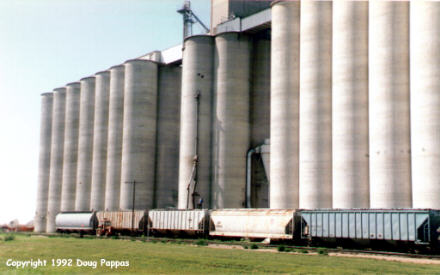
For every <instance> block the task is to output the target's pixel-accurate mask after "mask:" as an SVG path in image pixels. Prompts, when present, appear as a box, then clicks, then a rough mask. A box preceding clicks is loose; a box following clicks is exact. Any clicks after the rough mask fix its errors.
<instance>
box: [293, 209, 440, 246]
mask: <svg viewBox="0 0 440 275" xmlns="http://www.w3.org/2000/svg"><path fill="white" fill-rule="evenodd" d="M300 213H301V214H300V215H301V238H302V239H307V240H309V241H312V242H313V243H315V244H317V243H323V242H324V243H331V242H333V243H339V244H341V245H347V244H348V245H350V244H357V245H359V244H362V245H364V246H368V247H375V246H379V247H386V246H395V247H400V248H403V249H404V250H407V249H408V248H415V247H429V248H432V249H436V250H437V249H438V247H439V238H440V211H439V210H432V209H318V210H302V211H300Z"/></svg>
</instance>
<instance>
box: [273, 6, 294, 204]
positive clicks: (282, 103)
mask: <svg viewBox="0 0 440 275" xmlns="http://www.w3.org/2000/svg"><path fill="white" fill-rule="evenodd" d="M299 42H300V2H299V1H292V2H277V3H275V4H274V5H273V7H272V44H271V82H270V85H271V87H270V88H271V98H270V143H271V145H270V192H269V193H270V208H273V209H282V208H298V207H299V189H298V188H299V46H300V45H299Z"/></svg>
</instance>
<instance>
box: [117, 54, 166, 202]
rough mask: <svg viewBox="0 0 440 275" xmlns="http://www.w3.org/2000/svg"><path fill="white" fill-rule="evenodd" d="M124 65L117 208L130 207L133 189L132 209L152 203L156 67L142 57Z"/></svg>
mask: <svg viewBox="0 0 440 275" xmlns="http://www.w3.org/2000/svg"><path fill="white" fill-rule="evenodd" d="M124 66H125V86H124V91H125V95H124V122H123V123H124V131H123V139H122V170H121V195H120V208H121V209H123V210H130V209H132V207H133V203H132V202H133V189H134V188H135V189H136V191H135V194H134V198H135V203H134V208H136V209H147V208H152V206H153V192H154V177H155V150H156V146H155V145H156V119H157V82H158V66H157V64H156V63H154V62H151V61H146V60H129V61H127V62H126V63H125V64H124ZM133 182H136V184H134V183H133ZM133 185H134V188H133Z"/></svg>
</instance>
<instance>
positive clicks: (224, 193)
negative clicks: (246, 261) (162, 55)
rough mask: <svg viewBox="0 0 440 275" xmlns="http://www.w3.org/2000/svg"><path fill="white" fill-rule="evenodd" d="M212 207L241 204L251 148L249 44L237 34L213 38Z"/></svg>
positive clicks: (235, 206)
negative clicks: (214, 147)
mask: <svg viewBox="0 0 440 275" xmlns="http://www.w3.org/2000/svg"><path fill="white" fill-rule="evenodd" d="M215 43H216V45H215V46H216V47H215V50H216V52H215V57H216V59H215V62H216V63H215V68H216V71H215V76H216V80H215V81H216V86H215V88H216V92H215V96H216V99H215V104H216V105H215V109H216V110H215V118H214V120H215V131H214V132H215V146H217V148H216V152H215V182H214V184H213V207H214V208H240V207H243V206H244V201H245V188H246V153H247V151H248V150H249V147H250V125H249V109H250V108H249V93H250V77H251V74H250V61H251V51H252V44H251V41H250V39H249V37H248V36H247V35H245V34H239V33H223V34H219V35H217V36H216V38H215Z"/></svg>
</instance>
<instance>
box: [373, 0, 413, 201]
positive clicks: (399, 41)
mask: <svg viewBox="0 0 440 275" xmlns="http://www.w3.org/2000/svg"><path fill="white" fill-rule="evenodd" d="M369 40H370V41H369V44H370V45H369V48H370V52H369V83H370V85H369V114H370V119H369V126H370V207H372V208H397V207H411V204H412V202H411V160H410V157H411V155H410V154H411V153H410V110H409V96H410V95H409V3H408V2H397V1H370V2H369Z"/></svg>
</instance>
